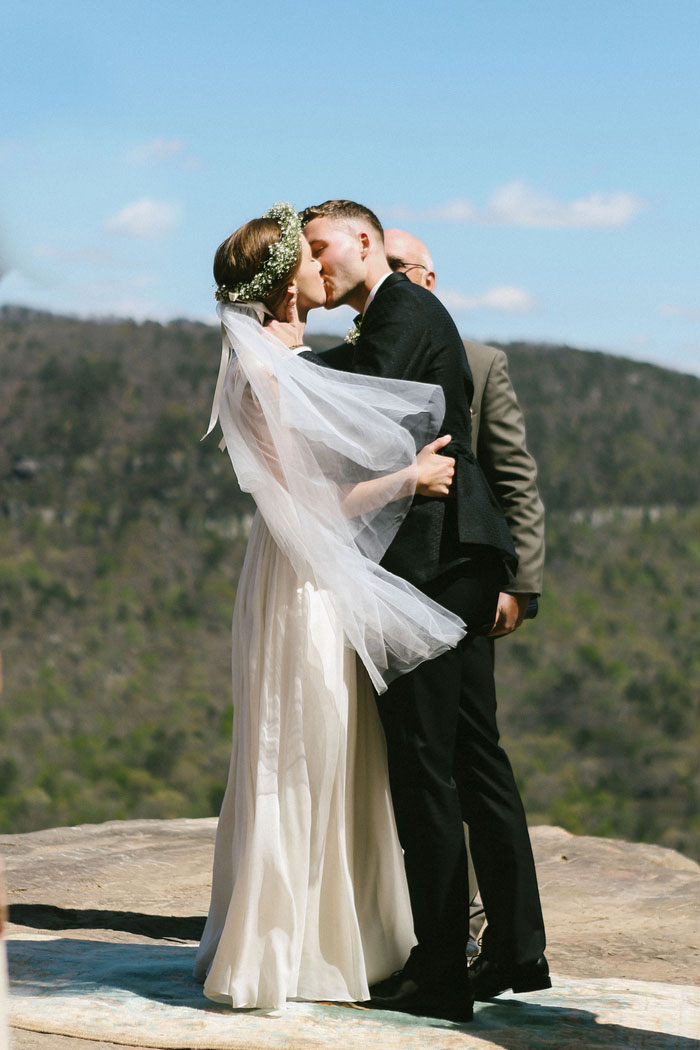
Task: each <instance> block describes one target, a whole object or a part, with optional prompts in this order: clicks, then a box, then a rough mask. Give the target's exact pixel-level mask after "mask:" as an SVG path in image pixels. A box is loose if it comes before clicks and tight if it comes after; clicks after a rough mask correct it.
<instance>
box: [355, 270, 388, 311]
mask: <svg viewBox="0 0 700 1050" xmlns="http://www.w3.org/2000/svg"><path fill="white" fill-rule="evenodd" d="M392 272H393V271H392V270H389V272H388V273H385V274H382V276H381V277H380V278H379V280H378V281H377V283H376V284H375V286H374V288H373V289H372V291H371V292H370V293H369V295H368V296H367V302H366V303H365V308H364V310H363V311H362V314H363V316H364V314H366V313H367V308H368V306H369V305H370V303H371V302H372V300H373V299H374V297H375V295H376V294H377V292H378V291H379V289H380V287H381V286H382V285H383V284H384V281H386V279H387V277H391V274H392Z"/></svg>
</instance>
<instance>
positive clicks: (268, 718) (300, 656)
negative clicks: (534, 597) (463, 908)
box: [195, 307, 463, 1008]
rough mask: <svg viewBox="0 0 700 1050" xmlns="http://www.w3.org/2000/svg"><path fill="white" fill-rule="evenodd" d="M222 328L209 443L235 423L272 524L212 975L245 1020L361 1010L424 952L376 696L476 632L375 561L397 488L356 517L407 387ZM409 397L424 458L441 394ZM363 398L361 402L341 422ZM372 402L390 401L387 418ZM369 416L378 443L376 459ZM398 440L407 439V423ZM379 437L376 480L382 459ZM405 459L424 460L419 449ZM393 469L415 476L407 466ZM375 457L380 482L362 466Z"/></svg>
mask: <svg viewBox="0 0 700 1050" xmlns="http://www.w3.org/2000/svg"><path fill="white" fill-rule="evenodd" d="M248 313H250V311H248ZM220 316H221V317H222V322H223V324H224V355H223V358H222V368H221V371H220V380H219V383H218V384H217V393H216V395H215V399H214V400H215V404H214V408H213V410H212V422H210V429H211V426H212V425H213V421H214V420H215V419H216V417H217V416H220V419H221V425H222V429H223V431H224V438H225V443H226V447H227V450H228V452H229V454H230V456H231V459H232V462H233V465H234V468H235V470H236V473H237V475H238V478H239V482H240V484H241V487H244V488H247V489H248V491H251V492H252V493H253V495H254V496H255V498H256V502H257V504H258V508H259V510H258V513H257V514H256V516H255V518H254V522H253V527H252V532H251V536H250V540H249V543H248V549H247V552H246V557H245V561H244V565H243V570H242V573H241V578H240V581H239V587H238V592H237V597H236V603H235V609H234V616H233V658H232V668H233V703H234V726H233V754H232V757H231V765H230V769H229V779H228V785H227V788H226V794H225V796H224V800H223V804H222V808H221V814H220V817H219V824H218V830H217V837H216V848H215V855H214V872H213V885H212V897H211V905H210V910H209V916H208V918H207V922H206V926H205V929H204V934H203V937H202V941H201V944H200V947H199V951H198V953H197V958H196V964H195V975H196V976H197V977H198V978H199V979H200V980H203V981H204V992H205V994H206V995H207V996H208V997H209V998H210V999H213V1000H215V1001H217V1002H224V1003H228V1004H230V1005H231V1006H233V1007H236V1008H245V1007H247V1008H252V1007H259V1008H279V1007H281V1006H283V1004H284V1003H285V1001H286V1000H288V999H305V1000H335V1001H358V1000H364V999H367V998H368V997H369V988H368V986H369V984H370V983H372V982H374V981H376V980H379V979H381V978H383V977H386V976H387V975H388V974H389V973H391V972H392V971H393V970H396V969H398V968H399V967H400V966H401V965H402V964H403V963H404V962H405V960H406V958H407V956H408V954H409V951H410V949H411V947H412V945H413V944H414V943H415V938H414V935H413V922H412V917H411V908H410V902H409V897H408V890H407V886H406V878H405V872H404V865H403V857H402V853H401V849H400V846H399V843H398V838H397V833H396V827H395V824H394V817H393V810H392V804H391V798H390V794H389V786H388V773H387V766H386V754H385V745H384V738H383V732H382V728H381V724H380V721H379V716H378V713H377V710H376V702H375V697H374V693H373V688H372V683H373V682H374V684H375V687H377V688H378V689H380V690H382V689H383V688H384V687H385V686H384V681H385V680H387V679H389V678H390V677H391V676H392V675H395V674H396V673H401V671H402V670H404V669H406V668H407V667H409V666H411V665H412V664H415V663H416V662H419V661H420V660H421V659H425V658H428V657H429V656H430V655H432V654H433V653H434V652H435V651H442V650H444V649H445V648H446V647H447V646H448V645H453V644H455V643H456V641H457V640H458V639H459V637H461V635H462V633H463V625H462V624H461V621H458V620H457V619H456V618H455V617H451V616H450V615H449V614H445V613H444V610H442V609H441V608H440V607H439V606H436V605H434V603H432V602H430V601H429V600H428V599H426V598H425V597H424V596H422V595H420V594H419V593H418V592H417V591H414V590H413V588H411V587H410V585H408V584H405V583H404V581H398V580H396V579H395V578H394V577H391V575H390V574H388V573H386V572H385V571H384V570H382V569H381V568H380V567H379V566H378V564H377V561H378V559H376V560H375V559H373V558H371V557H368V556H367V554H366V553H364V551H366V550H367V549H369V550H372V551H373V552H374V553H375V554H376V553H377V551H380V550H381V549H382V547H383V548H385V547H386V545H387V543H388V542H389V540H390V538H391V536H392V535H393V534H394V533H395V531H396V528H397V527H398V524H399V523H400V521H401V519H402V514H401V510H400V507H401V501H400V500H396V499H395V498H394V496H395V492H393V490H392V492H393V495H390V496H389V501H390V502H389V503H387V502H386V498H387V496H386V492H385V491H384V489H385V488H386V484H387V482H386V478H385V477H383V478H382V480H381V481H380V483H379V484H380V485H381V486H383V489H382V495H381V498H380V499H379V500H377V499H375V498H372V499H370V500H369V503H367V501H365V503H359V504H352V507H351V514H350V511H349V510H348V505H347V493H348V492H349V491H350V490H352V491H353V493H357V491H359V490H358V489H355V488H353V486H352V485H348V483H347V478H348V476H349V475H352V476H353V478H354V479H355V480H356V479H357V477H358V476H363V477H364V476H365V475H368V476H369V477H370V478H371V479H374V478H375V477H376V475H377V473H378V472H377V469H376V467H377V463H378V462H379V461H381V471H379V473H383V474H384V475H385V474H386V470H387V466H386V464H387V462H388V460H387V459H386V457H385V456H384V451H383V450H384V449H385V446H386V445H387V442H388V443H389V444H391V442H392V441H393V440H394V438H393V437H392V438H391V440H389V438H387V437H386V435H385V436H384V437H382V438H379V437H377V432H381V430H382V428H383V426H384V425H385V422H386V417H387V416H391V414H392V412H394V413H395V414H396V411H397V410H396V409H395V406H394V405H393V400H392V399H393V398H394V395H395V393H396V389H397V388H396V386H395V385H392V384H388V385H387V383H386V382H385V381H368V382H369V384H370V385H369V387H367V385H366V384H364V385H363V384H362V383H361V384H360V387H359V389H356V388H355V386H354V385H353V380H352V379H350V378H349V377H346V378H344V379H338V378H337V377H335V376H334V375H333V376H331V375H329V374H328V372H327V370H326V369H322V368H319V367H318V366H316V365H313V364H310V363H308V362H304V361H301V360H298V361H296V360H292V359H293V357H294V355H293V354H290V352H289V351H288V350H286V348H284V347H282V346H281V344H274V345H273V342H272V341H271V340H270V339H269V337H261V335H260V332H261V329H260V327H259V322H258V316H257V315H253V317H252V320H251V317H246V310H245V309H243V310H239V309H237V310H232V309H231V308H229V307H226V308H224V309H223V310H220ZM229 356H231V361H230V362H229V360H228V358H229ZM404 387H405V388H406V390H408V392H409V394H410V395H411V398H412V404H409V406H408V407H407V406H406V405H405V404H404V405H403V407H402V408H401V410H400V412H398V415H399V417H400V418H401V419H403V418H404V417H405V416H406V414H407V413H408V415H409V416H410V418H411V421H412V422H411V433H412V434H413V435H414V436H417V437H419V438H420V441H421V443H425V439H426V438H427V440H430V439H431V438H432V437H434V436H435V433H436V432H437V427H438V426H439V422H440V407H441V406H440V399H439V396H438V395H437V394H436V393H435V391H434V388H430V387H427V386H426V387H422V385H420V384H404ZM413 388H415V390H414V389H413ZM387 389H388V390H389V392H390V394H391V398H390V401H391V404H384V402H383V401H382V397H383V395H384V393H385V392H386V390H387ZM349 391H351V392H352V397H353V398H356V397H358V398H359V400H358V401H357V403H354V402H353V403H349V404H348V405H346V406H345V408H343V407H342V402H343V400H344V398H345V397H346V396H350V395H349ZM426 392H428V393H426ZM251 395H252V396H251ZM368 396H371V398H372V400H373V401H374V400H376V399H379V404H378V407H377V410H378V412H379V415H378V416H377V418H373V416H372V411H371V410H369V408H368V406H367V399H368ZM339 402H340V403H341V407H340V409H339V408H338V405H339ZM363 406H364V411H363ZM339 413H340V417H339ZM411 413H413V415H411ZM421 413H422V416H421ZM358 415H361V417H362V423H363V424H364V425H369V426H370V427H371V428H372V435H373V437H371V438H367V439H363V440H362V441H361V442H360V445H361V448H362V452H361V453H358V452H357V449H356V446H357V445H358V437H359V436H360V431H359V430H358V425H357V418H356V417H357V416H358ZM330 416H332V424H329V422H328V419H329V417H330ZM346 416H347V418H345V417H346ZM419 417H421V418H422V419H423V422H422V423H421V424H420V425H419V424H418V422H417V420H418V418H419ZM392 426H393V427H394V428H395V429H397V428H398V429H400V430H402V435H400V437H401V441H403V437H405V434H406V425H405V424H401V426H399V424H392ZM391 433H392V434H393V430H392V431H391ZM394 436H395V435H394ZM377 441H379V442H380V445H379V448H378V449H377V448H374V449H373V451H372V453H371V462H370V464H369V465H370V467H371V468H372V469H371V470H369V473H368V471H367V464H366V463H365V462H364V459H365V445H366V444H370V445H372V444H374V443H376V442H377ZM290 442H291V444H290ZM331 446H332V447H333V448H334V452H333V454H331V452H329V447H331ZM406 447H407V449H408V452H407V454H406V455H407V457H408V459H407V461H410V463H411V464H412V463H413V462H414V460H415V444H414V442H413V440H409V441H408V443H407V446H406ZM402 457H403V458H402ZM390 458H391V465H392V467H395V468H397V469H398V470H399V473H400V471H401V469H403V468H402V463H403V462H404V459H405V458H406V457H404V454H403V453H402V454H401V455H400V456H399V457H398V459H396V458H395V457H394V454H393V453H392V457H390ZM358 460H362V461H363V465H362V471H363V472H364V473H362V472H360V474H358V472H357V471H355V470H354V468H353V469H352V470H351V469H350V468H349V467H348V463H349V462H350V461H352V462H357V461H358ZM411 469H412V468H411ZM399 473H394V474H391V475H390V476H391V478H398V477H399ZM338 474H340V475H342V477H343V484H342V485H340V486H338V485H336V484H335V481H334V479H335V478H336V476H337V475H338ZM329 479H330V480H329ZM391 484H394V482H391ZM396 484H398V482H397V483H396ZM370 485H376V482H375V481H374V480H370ZM309 486H311V489H309ZM334 486H335V487H334ZM329 488H330V489H331V490H332V492H331V493H330V494H329ZM336 490H337V491H336ZM373 492H374V490H372V493H373ZM339 500H340V503H339ZM343 501H346V502H345V503H344V502H343ZM409 502H410V498H409ZM341 504H342V512H341V513H338V507H340V506H341ZM387 507H388V508H389V511H390V514H391V517H392V521H391V523H390V524H387V520H386V514H387ZM348 529H350V530H351V532H352V535H350V534H348ZM358 652H359V653H361V654H362V656H363V661H364V662H361V661H360V660H359V659H358V657H357V653H358Z"/></svg>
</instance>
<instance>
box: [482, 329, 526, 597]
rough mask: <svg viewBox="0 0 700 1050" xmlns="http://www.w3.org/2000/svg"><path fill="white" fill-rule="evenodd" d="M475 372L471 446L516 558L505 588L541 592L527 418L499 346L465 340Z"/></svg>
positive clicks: (524, 591) (518, 591) (515, 590)
mask: <svg viewBox="0 0 700 1050" xmlns="http://www.w3.org/2000/svg"><path fill="white" fill-rule="evenodd" d="M464 347H465V350H466V352H467V360H468V361H469V366H470V368H471V370H472V376H473V378H474V398H473V400H472V449H473V451H474V453H475V455H476V457H477V459H478V460H479V463H480V464H481V468H482V470H483V471H484V473H485V475H486V477H487V479H488V482H489V484H490V485H491V488H492V489H493V492H494V495H495V496H496V499H497V500H498V502H499V504H500V505H501V508H502V510H503V513H504V514H505V517H506V520H507V522H508V526H509V528H510V531H511V535H512V537H513V541H514V543H515V550H516V552H517V554H518V558H519V564H518V572H517V575H516V577H515V579H514V580H513V581H512V582H511V584H510V585H509V586H508V587H507V588H506V589H507V590H508V591H510V592H512V593H513V594H541V592H542V576H543V571H544V506H543V505H542V500H541V499H540V496H539V493H538V491H537V467H536V465H535V461H534V459H533V458H532V456H531V455H530V453H529V452H528V450H527V446H526V444H525V421H524V419H523V413H522V411H521V408H520V405H519V404H518V399H517V398H516V396H515V391H514V390H513V386H512V384H511V381H510V376H509V375H508V359H507V357H506V355H505V354H504V353H503V351H502V350H497V349H496V348H495V347H493V346H484V344H483V343H474V342H472V341H471V340H468V339H465V340H464Z"/></svg>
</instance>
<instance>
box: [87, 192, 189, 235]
mask: <svg viewBox="0 0 700 1050" xmlns="http://www.w3.org/2000/svg"><path fill="white" fill-rule="evenodd" d="M179 219H180V206H179V205H178V204H173V203H168V202H167V201H154V200H150V198H148V197H144V198H143V200H140V201H134V202H133V203H132V204H125V205H124V207H123V208H122V209H121V211H118V212H117V213H116V215H113V216H112V217H111V218H110V219H108V220H107V222H106V223H105V230H106V231H107V233H118V234H122V235H123V236H125V237H139V238H142V239H144V240H149V241H155V240H159V239H160V238H162V237H166V236H167V235H168V234H169V233H172V231H173V230H174V229H175V227H176V226H177V223H178V222H179Z"/></svg>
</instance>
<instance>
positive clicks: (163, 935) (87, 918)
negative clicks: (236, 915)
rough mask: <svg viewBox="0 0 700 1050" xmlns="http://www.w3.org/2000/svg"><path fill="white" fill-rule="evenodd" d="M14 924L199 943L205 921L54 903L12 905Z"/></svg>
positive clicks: (45, 928) (35, 927)
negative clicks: (57, 905)
mask: <svg viewBox="0 0 700 1050" xmlns="http://www.w3.org/2000/svg"><path fill="white" fill-rule="evenodd" d="M10 922H14V923H16V924H17V925H18V926H29V927H31V928H32V929H34V930H120V931H121V932H122V933H139V934H141V935H142V936H144V937H154V938H157V939H159V940H169V939H173V940H182V941H198V940H200V938H201V936H202V931H203V930H204V923H205V918H204V916H199V915H185V916H180V915H147V914H145V913H143V912H137V911H108V910H100V909H95V908H84V909H82V908H57V907H54V905H52V904H12V905H11V906H10Z"/></svg>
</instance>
